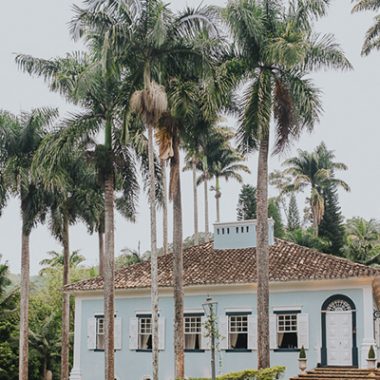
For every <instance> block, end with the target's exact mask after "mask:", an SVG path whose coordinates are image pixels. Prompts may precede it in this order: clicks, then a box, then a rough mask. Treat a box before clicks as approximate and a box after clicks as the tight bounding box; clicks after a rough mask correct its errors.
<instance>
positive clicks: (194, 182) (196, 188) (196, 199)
mask: <svg viewBox="0 0 380 380" xmlns="http://www.w3.org/2000/svg"><path fill="white" fill-rule="evenodd" d="M192 167H193V198H194V243H195V245H198V244H199V232H198V186H197V166H196V163H195V159H194V158H193V161H192Z"/></svg>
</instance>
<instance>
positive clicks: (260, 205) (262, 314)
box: [256, 135, 270, 369]
mask: <svg viewBox="0 0 380 380" xmlns="http://www.w3.org/2000/svg"><path fill="white" fill-rule="evenodd" d="M268 151H269V136H268V135H267V136H265V137H263V138H262V140H261V142H260V149H259V163H258V170H257V248H256V268H257V337H258V338H257V356H258V363H257V366H258V368H259V369H260V368H268V367H269V366H270V357H269V354H270V353H269V252H268V251H269V247H268Z"/></svg>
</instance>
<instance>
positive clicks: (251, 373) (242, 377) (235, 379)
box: [189, 366, 285, 380]
mask: <svg viewBox="0 0 380 380" xmlns="http://www.w3.org/2000/svg"><path fill="white" fill-rule="evenodd" d="M284 371H285V367H281V366H277V367H272V368H265V369H259V370H257V369H246V370H244V371H239V372H231V373H227V374H225V375H221V376H217V378H216V379H217V380H274V379H278V377H279V375H281V374H282V373H283V372H284ZM189 380H210V379H209V378H190V379H189Z"/></svg>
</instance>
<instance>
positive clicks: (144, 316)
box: [136, 314, 153, 352]
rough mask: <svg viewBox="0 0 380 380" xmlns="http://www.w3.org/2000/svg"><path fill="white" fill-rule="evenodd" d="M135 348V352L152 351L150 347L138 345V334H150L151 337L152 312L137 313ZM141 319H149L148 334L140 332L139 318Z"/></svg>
mask: <svg viewBox="0 0 380 380" xmlns="http://www.w3.org/2000/svg"><path fill="white" fill-rule="evenodd" d="M136 318H137V350H136V352H152V349H151V348H141V347H140V335H150V336H151V339H153V331H152V314H137V315H136ZM142 319H150V334H146V333H144V334H143V333H141V320H142Z"/></svg>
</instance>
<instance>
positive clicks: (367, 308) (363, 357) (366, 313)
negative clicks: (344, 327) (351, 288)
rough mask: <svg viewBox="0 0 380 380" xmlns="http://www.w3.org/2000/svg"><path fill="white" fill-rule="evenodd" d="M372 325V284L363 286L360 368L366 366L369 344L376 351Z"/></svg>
mask: <svg viewBox="0 0 380 380" xmlns="http://www.w3.org/2000/svg"><path fill="white" fill-rule="evenodd" d="M373 327H374V323H373V290H372V286H366V287H364V288H363V341H362V344H361V345H360V367H361V368H367V357H368V351H369V349H370V347H371V346H373V348H374V349H375V352H376V341H375V335H374V331H373Z"/></svg>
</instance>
